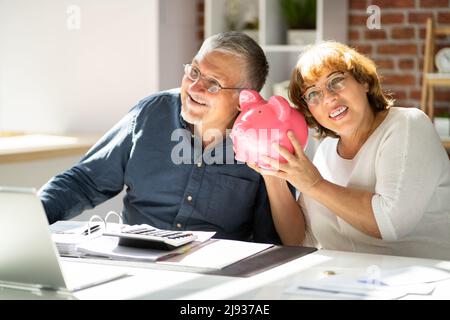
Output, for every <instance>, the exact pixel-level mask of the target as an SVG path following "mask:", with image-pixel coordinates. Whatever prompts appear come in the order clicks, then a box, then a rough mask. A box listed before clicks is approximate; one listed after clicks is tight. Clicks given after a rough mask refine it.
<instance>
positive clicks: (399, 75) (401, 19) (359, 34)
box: [325, 0, 450, 112]
mask: <svg viewBox="0 0 450 320" xmlns="http://www.w3.org/2000/svg"><path fill="white" fill-rule="evenodd" d="M325 1H327V0H325ZM369 5H377V6H378V7H379V8H380V13H381V26H380V29H373V30H370V29H369V28H368V27H367V25H366V22H367V19H368V17H369V15H370V13H367V12H366V10H367V7H368V6H369ZM429 17H433V18H434V19H435V22H436V25H437V26H438V27H441V26H442V27H444V26H445V27H450V0H349V26H348V30H349V44H350V45H351V46H354V47H356V48H357V49H358V50H359V51H361V52H363V53H365V54H366V55H368V56H369V57H370V58H372V59H374V60H375V62H376V64H377V66H378V68H379V72H380V74H381V75H382V77H383V88H384V89H387V91H390V92H392V93H393V97H394V98H395V99H396V105H397V106H402V107H418V106H419V105H420V96H421V85H422V71H423V57H424V51H425V28H426V20H427V18H429ZM442 47H450V37H446V38H441V39H439V40H438V42H437V47H436V49H437V50H439V49H440V48H442ZM437 50H436V51H437ZM435 106H436V109H437V111H438V112H450V90H449V89H446V88H443V89H439V90H436V104H435Z"/></svg>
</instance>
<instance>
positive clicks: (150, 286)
mask: <svg viewBox="0 0 450 320" xmlns="http://www.w3.org/2000/svg"><path fill="white" fill-rule="evenodd" d="M63 260H65V261H70V262H71V263H91V264H92V265H95V266H96V267H98V266H99V264H101V266H102V267H104V268H105V269H106V268H117V269H123V270H126V271H127V272H128V273H129V274H131V275H132V276H130V277H127V278H123V279H119V280H116V281H113V282H109V283H106V284H103V285H100V286H96V287H92V288H89V289H85V290H82V291H78V292H76V293H74V294H73V295H64V294H57V293H55V292H47V291H45V292H38V293H36V292H35V293H31V292H28V291H24V290H16V289H6V288H0V299H170V300H172V299H183V300H197V299H200V300H211V299H213V300H227V299H249V300H253V299H256V300H265V299H269V300H272V299H283V300H295V299H318V298H319V299H320V298H321V297H320V296H317V295H312V296H305V295H302V296H300V295H292V294H287V293H285V289H286V288H287V287H289V286H291V285H292V284H294V283H295V282H296V281H299V280H301V279H319V278H320V277H322V276H323V272H324V271H327V270H332V271H334V272H336V274H341V273H360V272H361V271H362V272H364V270H367V268H369V267H371V266H377V267H379V268H380V269H382V270H383V269H389V268H399V267H408V266H414V265H417V266H428V267H438V268H441V269H446V270H449V272H450V261H439V260H430V259H416V258H406V257H394V256H383V255H372V254H359V253H349V252H340V251H329V250H319V251H316V252H314V253H312V254H309V255H307V256H304V257H301V258H298V259H295V260H292V261H290V262H288V263H285V264H283V265H280V266H278V267H275V268H272V269H270V270H267V271H265V272H262V273H259V274H256V275H254V276H252V277H249V278H237V277H225V276H213V275H205V274H198V273H192V272H181V271H174V270H165V269H164V268H167V266H161V265H154V264H146V263H136V262H118V261H115V262H113V261H104V260H88V259H63ZM326 297H327V299H328V298H329V295H328V296H326ZM411 298H412V299H446V300H448V299H450V280H445V281H441V282H438V283H436V289H435V290H434V292H433V293H432V294H431V295H429V296H422V295H414V296H406V297H405V298H403V299H411Z"/></svg>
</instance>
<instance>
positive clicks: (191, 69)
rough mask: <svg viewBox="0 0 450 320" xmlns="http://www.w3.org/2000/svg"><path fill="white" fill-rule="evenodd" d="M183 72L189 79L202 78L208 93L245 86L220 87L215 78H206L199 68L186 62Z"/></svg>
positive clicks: (195, 80)
mask: <svg viewBox="0 0 450 320" xmlns="http://www.w3.org/2000/svg"><path fill="white" fill-rule="evenodd" d="M184 74H185V75H186V77H188V79H189V80H191V81H194V82H197V81H199V80H200V79H202V78H203V82H204V84H205V86H206V88H207V90H208V92H209V93H217V92H219V91H220V90H243V89H246V88H231V87H222V86H221V85H220V83H219V82H218V81H217V80H216V79H212V78H207V77H205V76H203V75H202V73H201V72H200V69H199V68H197V67H195V66H193V65H192V64H190V63H188V64H185V65H184Z"/></svg>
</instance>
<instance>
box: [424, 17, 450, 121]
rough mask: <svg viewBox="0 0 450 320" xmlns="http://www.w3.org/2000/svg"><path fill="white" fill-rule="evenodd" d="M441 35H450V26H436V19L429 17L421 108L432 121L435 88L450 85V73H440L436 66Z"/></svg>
mask: <svg viewBox="0 0 450 320" xmlns="http://www.w3.org/2000/svg"><path fill="white" fill-rule="evenodd" d="M439 35H450V28H436V26H435V23H434V20H433V19H432V18H428V20H427V28H426V37H425V56H424V63H423V77H422V78H423V79H422V97H421V102H420V108H421V109H422V110H423V111H424V112H425V113H426V114H427V115H428V116H429V117H430V119H431V121H433V119H434V88H435V87H450V73H438V72H436V70H435V67H434V59H435V46H436V43H435V42H436V37H437V36H439Z"/></svg>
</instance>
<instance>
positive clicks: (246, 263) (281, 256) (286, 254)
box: [201, 246, 317, 278]
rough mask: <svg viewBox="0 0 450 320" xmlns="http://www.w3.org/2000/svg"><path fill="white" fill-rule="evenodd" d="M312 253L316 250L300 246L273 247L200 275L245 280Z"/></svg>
mask: <svg viewBox="0 0 450 320" xmlns="http://www.w3.org/2000/svg"><path fill="white" fill-rule="evenodd" d="M314 251H317V248H312V247H302V246H273V247H271V248H268V249H266V250H264V251H261V252H259V253H257V254H255V255H253V256H250V257H248V258H245V259H243V260H241V261H238V262H236V263H233V264H230V265H229V266H226V267H225V268H222V269H219V270H212V271H207V272H201V273H205V274H211V275H219V276H230V277H243V278H247V277H251V276H253V275H255V274H257V273H260V272H263V271H266V270H269V269H272V268H274V267H276V266H279V265H281V264H283V263H286V262H288V261H291V260H294V259H297V258H300V257H302V256H305V255H307V254H310V253H312V252H314Z"/></svg>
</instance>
